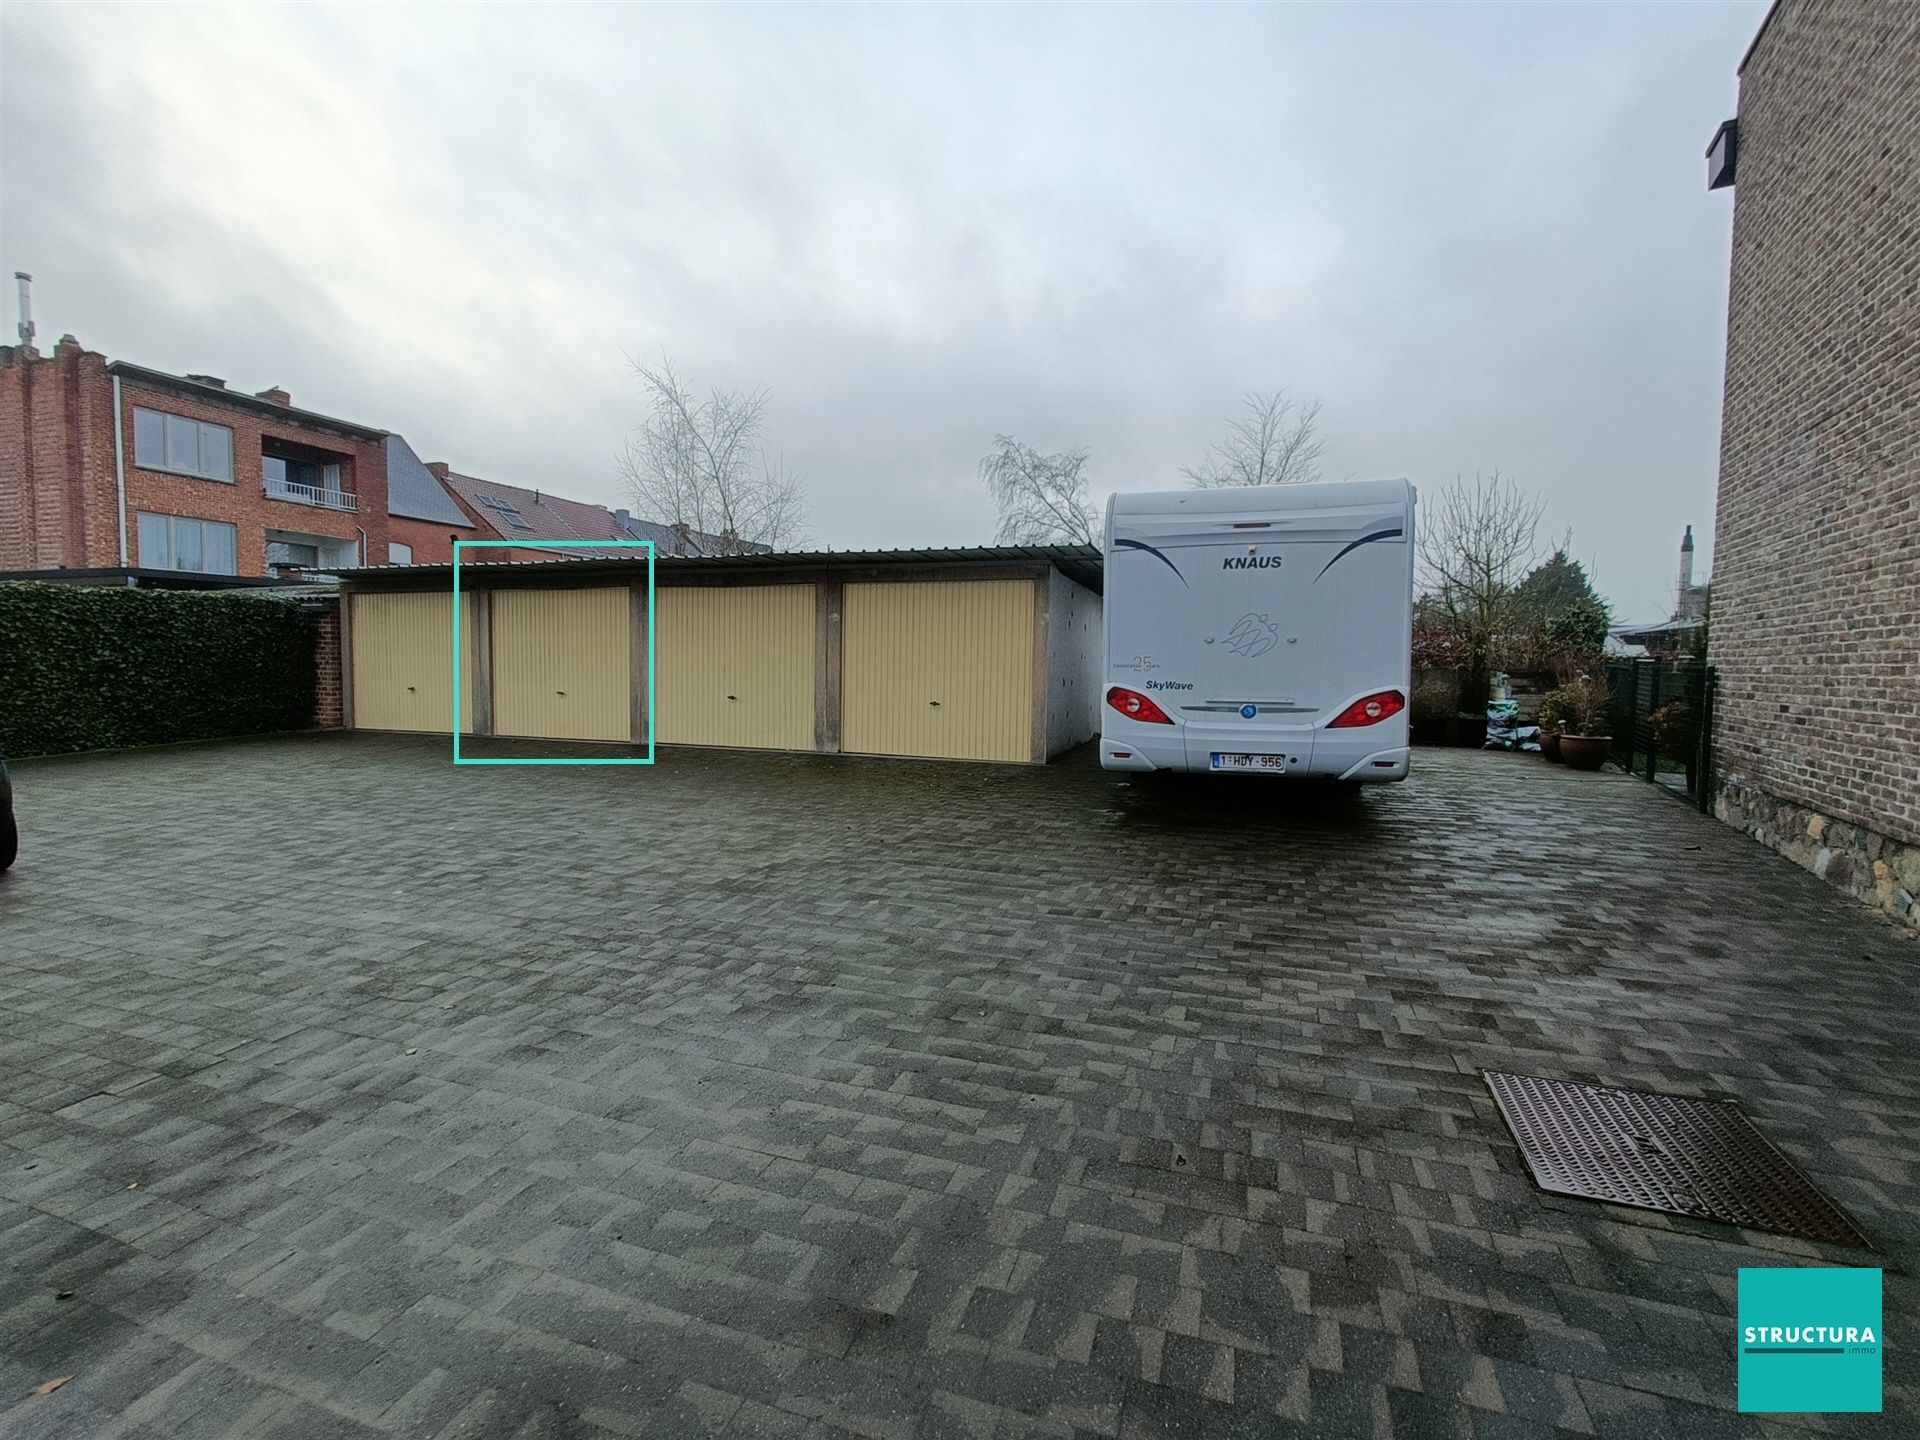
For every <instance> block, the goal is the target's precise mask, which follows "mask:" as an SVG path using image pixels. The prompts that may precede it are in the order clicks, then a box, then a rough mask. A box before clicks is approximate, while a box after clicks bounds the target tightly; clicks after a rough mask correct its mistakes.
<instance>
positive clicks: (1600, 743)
mask: <svg viewBox="0 0 1920 1440" xmlns="http://www.w3.org/2000/svg"><path fill="white" fill-rule="evenodd" d="M1554 694H1556V695H1564V696H1565V697H1566V698H1565V700H1564V701H1563V702H1562V703H1563V704H1564V705H1565V707H1566V708H1565V712H1564V713H1565V720H1564V723H1563V725H1562V728H1561V731H1560V758H1561V759H1562V760H1563V761H1565V762H1566V764H1567V765H1568V767H1569V768H1571V769H1574V770H1598V769H1599V768H1600V767H1601V766H1602V765H1604V764H1606V762H1607V756H1609V755H1611V754H1612V753H1613V736H1611V735H1609V734H1608V733H1607V724H1608V721H1607V712H1608V711H1609V710H1610V709H1611V708H1612V706H1613V695H1612V693H1611V692H1610V691H1609V690H1608V689H1607V682H1606V681H1604V680H1602V679H1601V678H1600V677H1599V676H1598V675H1582V676H1580V677H1579V678H1578V679H1575V680H1569V681H1568V682H1567V683H1566V684H1565V685H1562V686H1561V687H1560V688H1559V689H1558V690H1556V691H1554Z"/></svg>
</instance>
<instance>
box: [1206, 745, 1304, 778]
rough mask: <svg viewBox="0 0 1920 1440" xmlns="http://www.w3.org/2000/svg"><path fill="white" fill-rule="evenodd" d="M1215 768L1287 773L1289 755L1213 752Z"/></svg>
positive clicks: (1276, 773) (1277, 773) (1273, 773)
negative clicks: (1224, 753)
mask: <svg viewBox="0 0 1920 1440" xmlns="http://www.w3.org/2000/svg"><path fill="white" fill-rule="evenodd" d="M1213 768H1214V769H1215V770H1260V771H1264V772H1266V773H1267V774H1269V775H1284V774H1286V773H1287V757H1286V756H1284V755H1223V754H1221V753H1220V752H1219V751H1218V750H1216V751H1214V752H1213Z"/></svg>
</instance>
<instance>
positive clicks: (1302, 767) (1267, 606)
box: [1100, 480, 1414, 784]
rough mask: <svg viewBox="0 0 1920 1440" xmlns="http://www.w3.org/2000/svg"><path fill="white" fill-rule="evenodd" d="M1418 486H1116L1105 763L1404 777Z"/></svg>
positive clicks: (1109, 548)
mask: <svg viewBox="0 0 1920 1440" xmlns="http://www.w3.org/2000/svg"><path fill="white" fill-rule="evenodd" d="M1413 519H1414V491H1413V486H1412V485H1410V484H1408V483H1407V482H1406V481H1405V480H1350V481H1343V482H1340V483H1335V484H1311V485H1270V486H1257V487H1247V486H1243V487H1223V488H1220V489H1208V490H1173V491H1167V492H1165V493H1158V494H1150V495H1115V496H1114V497H1113V498H1112V499H1111V500H1109V501H1108V502H1107V529H1106V604H1105V610H1106V683H1105V686H1104V696H1105V702H1106V703H1105V704H1103V705H1102V706H1101V707H1100V763H1101V764H1102V765H1103V766H1104V767H1105V768H1107V769H1109V770H1206V771H1213V772H1216V773H1229V774H1248V775H1285V776H1290V777H1295V778H1308V779H1317V780H1334V781H1343V782H1347V783H1350V784H1351V783H1357V782H1363V781H1376V782H1377V781H1386V780H1404V779H1405V778H1406V775H1407V739H1408V728H1407V719H1408V717H1407V703H1408V701H1409V700H1410V699H1411V697H1412V693H1413Z"/></svg>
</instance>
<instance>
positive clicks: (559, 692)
mask: <svg viewBox="0 0 1920 1440" xmlns="http://www.w3.org/2000/svg"><path fill="white" fill-rule="evenodd" d="M553 693H554V694H556V695H564V694H566V693H567V692H566V691H564V690H556V691H554V692H553Z"/></svg>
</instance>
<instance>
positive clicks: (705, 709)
mask: <svg viewBox="0 0 1920 1440" xmlns="http://www.w3.org/2000/svg"><path fill="white" fill-rule="evenodd" d="M654 603H655V605H656V607H657V608H658V612H659V613H658V618H657V621H656V624H655V629H654V643H655V645H656V646H657V647H658V657H659V658H658V660H657V662H656V664H657V670H656V672H655V675H654V708H655V710H656V712H657V714H658V717H659V728H658V729H657V731H656V732H655V735H656V738H657V739H659V741H660V742H661V743H662V744H665V745H734V746H741V747H744V748H749V749H756V750H811V749H812V748H813V685H814V675H813V671H814V664H813V641H814V590H813V586H811V585H747V586H740V587H734V586H727V587H725V588H716V589H707V588H704V587H696V586H672V587H669V588H667V589H663V590H660V591H658V592H656V595H655V598H654Z"/></svg>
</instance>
